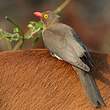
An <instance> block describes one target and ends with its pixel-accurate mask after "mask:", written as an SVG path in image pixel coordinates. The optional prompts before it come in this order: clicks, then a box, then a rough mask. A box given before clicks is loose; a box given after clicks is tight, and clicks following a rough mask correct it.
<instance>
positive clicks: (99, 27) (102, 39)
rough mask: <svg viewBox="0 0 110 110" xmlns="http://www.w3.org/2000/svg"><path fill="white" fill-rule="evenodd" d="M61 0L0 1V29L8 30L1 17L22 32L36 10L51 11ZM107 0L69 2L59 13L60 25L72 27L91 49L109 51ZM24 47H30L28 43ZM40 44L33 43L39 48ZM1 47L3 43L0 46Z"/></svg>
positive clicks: (109, 36) (109, 8) (109, 24)
mask: <svg viewBox="0 0 110 110" xmlns="http://www.w3.org/2000/svg"><path fill="white" fill-rule="evenodd" d="M63 1H64V0H10V1H9V0H0V27H2V28H4V29H6V30H10V27H11V26H10V25H9V24H8V23H7V21H6V20H4V18H3V17H4V16H6V15H7V16H9V17H11V18H13V19H14V20H15V21H16V22H17V23H19V24H20V25H21V27H22V28H23V30H24V31H26V25H27V24H28V22H29V20H35V17H34V16H33V12H34V11H36V10H41V11H43V10H49V9H51V10H54V9H56V7H57V6H59V5H60V4H61V3H62V2H63ZM109 10H110V0H72V2H71V3H70V4H69V5H68V6H67V7H66V8H65V10H64V11H63V12H62V13H61V16H62V18H61V20H62V22H63V23H66V24H69V25H70V26H72V27H74V29H75V30H76V32H77V33H78V34H79V35H80V37H81V39H82V40H83V41H84V42H85V44H86V45H87V46H88V47H89V48H90V49H93V50H97V51H102V52H110V12H109ZM25 45H26V46H25V48H31V45H30V43H29V42H28V43H26V44H25ZM42 46H43V45H42V41H39V42H38V43H37V44H36V48H37V47H42ZM0 47H1V48H2V47H3V48H5V47H4V41H2V42H1V43H0Z"/></svg>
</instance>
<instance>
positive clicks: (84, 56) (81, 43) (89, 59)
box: [71, 29, 94, 68]
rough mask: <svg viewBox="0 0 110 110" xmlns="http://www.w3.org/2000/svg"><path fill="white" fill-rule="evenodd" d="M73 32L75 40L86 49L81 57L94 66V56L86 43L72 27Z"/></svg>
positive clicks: (90, 65)
mask: <svg viewBox="0 0 110 110" xmlns="http://www.w3.org/2000/svg"><path fill="white" fill-rule="evenodd" d="M71 31H72V33H73V36H74V38H75V40H76V41H77V42H78V43H79V44H80V46H81V47H83V49H84V50H85V51H84V54H83V56H82V57H80V59H81V60H82V61H83V62H84V63H85V64H87V65H88V66H89V67H90V68H92V67H93V66H94V62H93V60H92V57H91V55H90V53H89V51H88V49H87V47H86V45H85V44H84V43H83V42H82V40H81V39H80V37H79V35H78V34H77V33H76V32H75V31H74V30H73V29H71Z"/></svg>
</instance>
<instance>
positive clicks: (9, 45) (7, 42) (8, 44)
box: [6, 40, 12, 50]
mask: <svg viewBox="0 0 110 110" xmlns="http://www.w3.org/2000/svg"><path fill="white" fill-rule="evenodd" d="M6 44H7V48H8V50H12V45H11V42H10V41H8V40H7V41H6Z"/></svg>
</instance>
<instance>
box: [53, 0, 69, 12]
mask: <svg viewBox="0 0 110 110" xmlns="http://www.w3.org/2000/svg"><path fill="white" fill-rule="evenodd" d="M70 1H71V0H65V1H64V2H63V3H62V4H61V5H60V6H59V7H58V8H57V9H56V10H55V11H54V12H55V13H60V12H61V11H62V10H63V9H64V8H65V7H66V6H67V5H68V4H69V3H70Z"/></svg>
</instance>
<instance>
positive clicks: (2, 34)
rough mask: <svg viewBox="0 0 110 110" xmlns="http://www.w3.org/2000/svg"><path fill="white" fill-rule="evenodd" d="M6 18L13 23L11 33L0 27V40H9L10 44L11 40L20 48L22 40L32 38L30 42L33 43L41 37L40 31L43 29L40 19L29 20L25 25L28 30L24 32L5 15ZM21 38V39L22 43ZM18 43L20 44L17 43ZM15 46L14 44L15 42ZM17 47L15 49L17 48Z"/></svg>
mask: <svg viewBox="0 0 110 110" xmlns="http://www.w3.org/2000/svg"><path fill="white" fill-rule="evenodd" d="M6 19H7V20H8V21H9V22H10V23H11V24H13V25H14V28H13V31H12V33H9V32H6V31H4V30H2V29H0V40H1V39H5V40H8V41H9V42H10V45H11V44H12V42H16V43H17V47H18V48H20V47H21V45H23V42H24V40H32V44H33V45H34V44H35V43H36V42H37V41H38V39H39V38H40V37H41V33H42V30H43V26H44V25H43V23H42V22H41V21H38V22H36V21H30V22H29V24H28V25H27V27H28V30H27V32H26V33H24V32H23V31H22V29H21V28H20V26H19V25H17V24H16V23H15V22H13V21H12V20H11V19H10V18H8V17H6ZM21 40H22V41H23V42H22V43H19V42H21ZM18 44H20V45H18ZM15 46H16V44H15ZM18 48H17V49H18Z"/></svg>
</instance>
